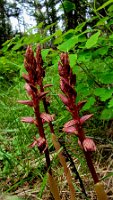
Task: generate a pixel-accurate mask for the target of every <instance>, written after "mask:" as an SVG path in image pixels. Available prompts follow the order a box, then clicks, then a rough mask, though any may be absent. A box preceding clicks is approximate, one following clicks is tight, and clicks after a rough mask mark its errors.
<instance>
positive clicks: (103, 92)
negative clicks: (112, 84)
mask: <svg viewBox="0 0 113 200" xmlns="http://www.w3.org/2000/svg"><path fill="white" fill-rule="evenodd" d="M112 93H113V89H110V90H109V89H105V88H96V89H95V91H94V94H95V95H96V96H99V97H100V100H101V101H106V100H107V99H109V98H110V97H111V96H112Z"/></svg>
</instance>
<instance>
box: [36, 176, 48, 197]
mask: <svg viewBox="0 0 113 200" xmlns="http://www.w3.org/2000/svg"><path fill="white" fill-rule="evenodd" d="M47 179H48V174H46V175H45V176H44V178H43V181H42V184H41V187H40V191H39V194H38V195H39V198H41V197H42V194H43V192H44V189H45V187H46V184H47Z"/></svg>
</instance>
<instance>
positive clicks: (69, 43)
mask: <svg viewBox="0 0 113 200" xmlns="http://www.w3.org/2000/svg"><path fill="white" fill-rule="evenodd" d="M77 43H78V36H73V37H71V38H70V39H68V40H67V41H65V42H63V43H62V44H61V45H59V46H58V49H59V50H60V51H65V52H67V51H69V50H70V49H73V47H75V44H77Z"/></svg>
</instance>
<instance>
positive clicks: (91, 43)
mask: <svg viewBox="0 0 113 200" xmlns="http://www.w3.org/2000/svg"><path fill="white" fill-rule="evenodd" d="M99 35H100V31H98V32H97V33H94V34H93V35H92V36H91V37H90V38H89V39H88V40H87V42H86V48H88V49H90V48H91V47H93V46H95V45H96V43H97V41H98V37H99Z"/></svg>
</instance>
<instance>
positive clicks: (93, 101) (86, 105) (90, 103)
mask: <svg viewBox="0 0 113 200" xmlns="http://www.w3.org/2000/svg"><path fill="white" fill-rule="evenodd" d="M95 101H96V100H95V98H94V97H90V98H88V101H87V103H86V104H85V105H84V107H83V109H82V110H89V109H90V108H91V107H92V106H93V105H94V103H95Z"/></svg>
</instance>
